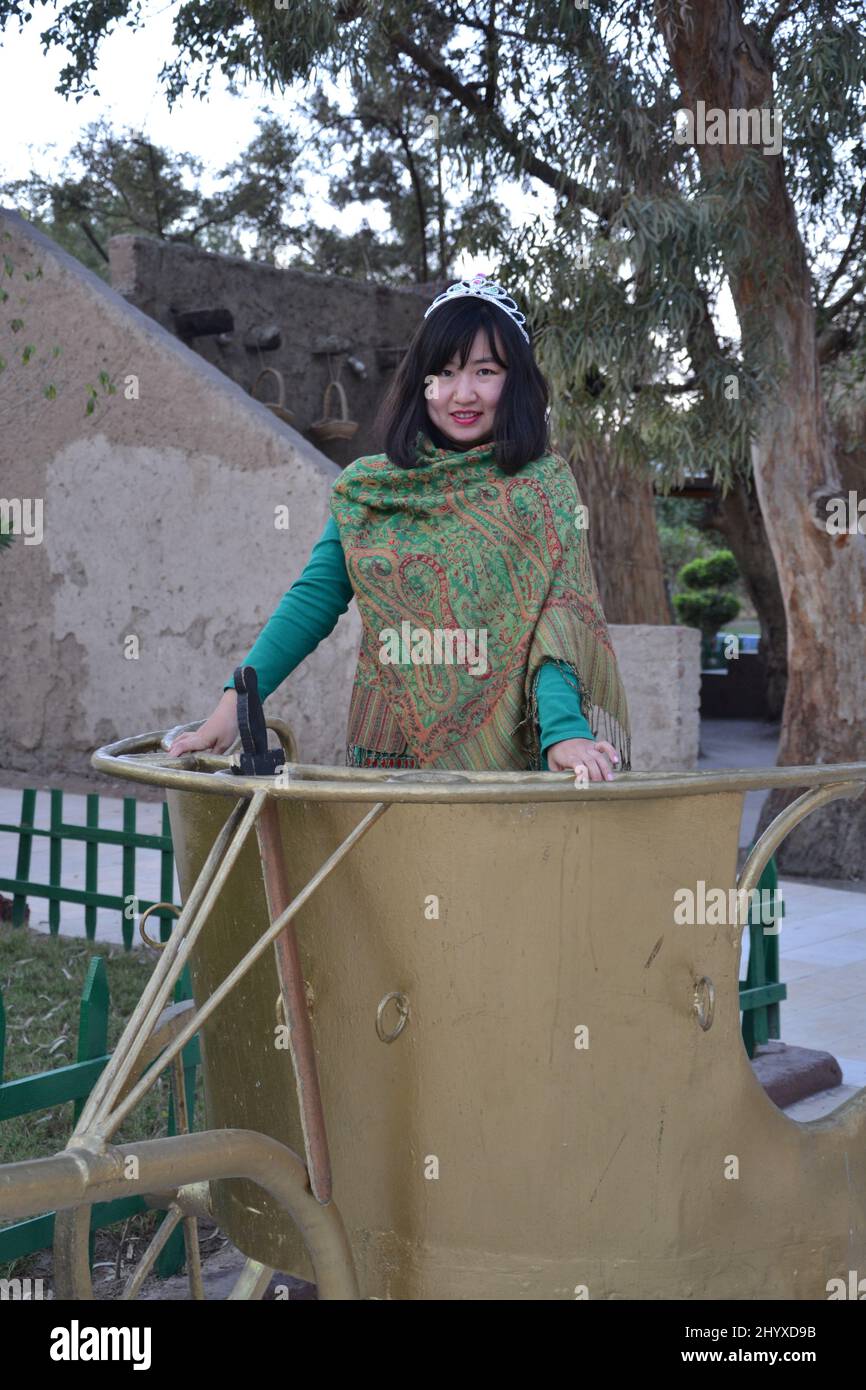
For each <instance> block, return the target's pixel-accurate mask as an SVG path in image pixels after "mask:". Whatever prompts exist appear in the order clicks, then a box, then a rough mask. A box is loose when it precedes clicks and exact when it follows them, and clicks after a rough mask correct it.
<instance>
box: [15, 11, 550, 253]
mask: <svg viewBox="0 0 866 1390" xmlns="http://www.w3.org/2000/svg"><path fill="white" fill-rule="evenodd" d="M175 9H176V5H175V4H174V3H173V0H169V3H159V0H155V3H153V4H151V5H149V6H148V7H147V13H148V21H147V23H146V24H145V25H144V26H143V28H141V29H139V30H136V31H133V30H131V29H127V28H125V27H123V26H121V27H119V28H117V29H116V30H115V31H114V33H112V34H111V35H110V36H109V37H108V38H107V39H105V40H104V41H103V43H102V45H101V47H100V50H99V62H98V66H97V69H96V73H95V77H94V80H95V83H96V86H97V88H98V90H99V95H98V96H96V95H89V96H86V97H83V98H82V100H81V101H79V102H77V103H76V102H75V101H74V100H72V99H69V100H67V99H65V98H64V97H62V96H60V95H59V94H58V93H57V92H56V90H55V88H56V86H57V82H58V80H59V76H60V71H61V68H62V67H63V66H64V62H65V58H64V54H63V52H62V50H60V49H51V50H49V52H48V53H47V54H43V52H42V47H41V44H40V42H39V33H40V31H41V30H42V29H44V28H45V27H46V26H47V23H48V22H50V19H51V17H52V15H53V9H52V8H51V7H50V6H47V5H45V6H41V7H40V9H39V10H37V12H36V13H35V14H34V17H33V19H32V20H31V21H30V23H29V24H28V25H27V26H26V27H25V29H24V30H23V31H22V32H21V33H18V31H17V27H16V26H15V24H10V25H9V27H8V28H7V31H6V33H5V34H4V35H2V36H0V39H2V41H0V131H2V132H3V134H2V142H0V176H2V179H3V181H4V182H5V181H7V180H10V179H18V178H25V177H26V176H27V175H28V174H29V173H30V172H31V170H32V169H33V168H34V166H35V167H38V168H39V170H40V172H42V173H46V174H50V173H51V172H53V171H55V170H56V169H57V167H58V166H59V164H60V162H61V160H62V157H63V155H64V154H66V153H67V152H68V150H69V148H70V147H71V146H72V145H73V144H74V143H75V141H76V139H77V137H78V133H79V131H81V130H82V129H83V128H84V127H85V126H86V125H88V124H89V123H90V122H92V121H96V120H99V119H105V120H107V121H109V122H110V123H111V124H112V125H114V126H115V128H117V129H120V128H122V127H124V126H132V127H134V128H135V129H137V130H141V131H143V132H144V133H145V134H146V135H148V136H149V137H150V139H152V140H153V142H154V144H158V145H164V146H166V147H168V148H170V149H173V150H175V151H188V152H189V153H191V154H194V155H196V156H197V157H198V158H200V159H201V160H203V161H204V163H205V165H207V166H209V168H210V170H211V171H213V172H215V171H216V170H218V169H220V168H222V167H224V166H225V165H227V164H229V163H230V162H231V161H232V160H233V159H235V158H237V156H238V155H239V154H241V152H242V151H243V150H244V149H245V148H246V147H247V145H248V144H249V143H250V141H251V140H252V139H253V137H254V136H255V134H256V124H255V121H256V115H257V114H258V112H259V111H260V110H263V109H264V108H265V107H267V108H268V109H270V110H271V111H273V112H275V113H276V114H278V115H279V114H280V113H281V112H285V114H286V118H287V119H292V108H293V94H292V92H291V91H290V92H288V93H286V94H284V95H281V94H280V93H272V92H269V91H268V90H267V89H266V88H264V87H263V86H261V85H260V84H258V83H249V84H248V85H246V86H245V87H244V88H242V89H241V94H240V95H232V93H231V92H230V91H229V89H228V84H227V83H226V81H225V79H224V78H223V77H222V75H221V74H220V73H219V72H216V73H214V74H213V76H212V78H211V90H210V92H209V94H208V95H207V96H206V97H205V98H204V99H203V100H202V99H199V98H197V97H193V96H191V95H184V96H183V97H181V98H180V99H179V100H178V101H177V102H176V103H175V105H174V107H173V109H172V110H171V111H169V109H168V104H167V102H166V98H165V94H164V92H163V90H162V88H161V85H160V83H159V81H158V74H159V70H160V68H161V67H162V65H163V63H164V62H165V60H166V56H167V55H168V54H169V53H173V52H174V51H175V50H174V49H173V47H172V42H171V36H172V17H173V12H174V10H175ZM295 90H296V91H299V90H300V88H298V89H295ZM331 91H332V94H333V95H336V94H337V89H334V88H332V89H331ZM49 146H54V150H53V151H50V152H48V153H44V151H46V149H47V147H49ZM202 182H203V184H204V186H205V189H206V191H208V188H209V184H210V183H211V182H212V181H210V180H208V179H207V178H206V177H205V178H204V179H203V180H202ZM312 191H313V194H314V200H313V203H312V208H311V211H312V214H313V216H314V217H315V218H316V219H317V220H318V219H321V220H322V221H323V222H324V224H325V225H331V226H334V225H336V226H338V227H339V228H340V229H341V230H343V231H346V232H349V231H353V230H355V229H356V228H357V227H358V226H359V225H360V223H361V222H362V221H363V220H364V219H366V220H367V222H369V224H370V226H371V227H373V228H374V229H375V230H384V229H385V228H386V227H387V226H388V219H387V216H386V214H385V211H384V209H383V208H382V207H381V206H380V205H378V204H375V203H374V204H365V205H363V206H361V205H358V204H356V205H354V206H350V207H348V208H346V209H335V208H333V207H332V206H331V205H330V204H329V203H328V202H327V200H326V193H327V178H326V177H325V176H324V175H323V176H322V177H321V179H320V181H319V188H318V189H316V187H315V185H314V186H313V189H312ZM546 192H547V190H543V191H541V196H540V200H539V199H538V198H529V197H526V195H524V194H522V193H521V191H520V189H519V188H514V187H512V188H510V189H508V190H507V191H505V192H504V196H506V197H508V200H509V204H510V206H511V207H512V212H513V216H514V217H515V219H516V221H517V222H520V221H523V220H524V219H526V218H527V217H529V216H530V215H531V214H532V213H533V212H535V211H536V210H537V209H538V207H539V205H540V202H541V203H542V204H543V203H545V202H546V201H548V200H547V199H546V197H545V194H546ZM551 199H552V195H551ZM454 269H455V273H456V274H457V275H472V274H475V273H476V271H479V270H481V271H484V272H485V273H489V272H490V271H491V269H492V267H491V266H489V265H488V264H487V263H486V261H484V260H483V259H480V260H479V259H475V258H473V257H471V256H464V257H462V258H461V259H459V260H458V261H457V262H456V264H455V266H454Z"/></svg>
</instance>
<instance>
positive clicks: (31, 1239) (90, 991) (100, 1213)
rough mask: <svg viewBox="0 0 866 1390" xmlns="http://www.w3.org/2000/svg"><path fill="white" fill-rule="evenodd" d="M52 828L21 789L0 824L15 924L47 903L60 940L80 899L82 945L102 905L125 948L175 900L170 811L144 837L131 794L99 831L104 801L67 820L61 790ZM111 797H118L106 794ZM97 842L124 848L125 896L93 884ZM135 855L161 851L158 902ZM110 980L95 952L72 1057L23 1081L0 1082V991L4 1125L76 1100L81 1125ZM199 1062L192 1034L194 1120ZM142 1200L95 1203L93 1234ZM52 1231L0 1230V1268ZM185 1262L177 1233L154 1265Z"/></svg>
mask: <svg viewBox="0 0 866 1390" xmlns="http://www.w3.org/2000/svg"><path fill="white" fill-rule="evenodd" d="M48 795H49V798H50V813H49V824H48V827H47V828H46V827H43V826H37V825H36V824H35V819H36V789H35V788H27V789H25V790H24V791H22V794H21V816H20V820H19V821H18V822H17V823H16V824H14V825H9V824H5V823H4V824H0V831H6V832H10V833H12V834H14V835H17V836H18V852H17V860H16V866H15V877H14V878H4V877H0V890H4V889H5V890H6V891H7V892H10V893H11V894H12V925H13V926H16V927H17V926H22V925H23V924H24V922H25V909H26V906H27V899H28V898H47V899H48V925H49V930H50V932H51V934H52V935H55V936H56V935H57V934H58V933H59V931H60V924H61V904H63V903H77V904H80V905H83V906H84V928H85V934H86V937H87V939H88V940H90V941H93V940H94V939H95V936H96V912H97V909H98V908H113V909H115V910H116V911H117V912H119V913H120V917H121V931H122V936H123V944H124V947H125V948H126V950H131V948H132V945H133V940H134V932H135V919H136V917H137V916H138V915H139V914H141V913H142V912H144V911H146V909H147V908H149V907H152V906H153V905H154V903H155V902H157V901H158V902H163V903H170V902H171V901H172V899H173V895H174V851H173V847H172V841H171V826H170V824H169V819H168V807H167V806H166V805H165V804H164V803H163V806H162V831H161V833H160V834H158V835H157V834H149V833H145V832H142V831H140V830H138V829H137V828H136V817H137V808H138V802H137V800H136V798H135V797H124V798H123V812H122V815H123V828H122V829H121V830H114V829H111V828H109V827H107V826H104V825H100V800H101V798H100V796H99V794H98V793H89V794H87V795H86V797H85V824H84V825H81V824H78V823H74V822H69V821H66V820H64V816H63V796H64V793H63V791H62V790H58V789H51V790H50V791H49V793H48ZM111 799H112V800H116V798H111ZM40 836H41V837H43V838H47V839H48V840H49V854H48V882H47V883H40V882H37V881H36V880H35V879H33V878H32V877H31V862H32V851H33V844H34V841H35V840H36V839H37V837H40ZM64 840H67V841H78V842H81V841H84V843H85V863H84V871H85V872H84V888H83V889H81V888H71V887H68V886H66V885H65V884H64V883H63V881H62V874H63V841H64ZM100 845H111V846H115V845H119V846H120V847H121V849H122V863H121V892H120V894H117V893H106V892H102V891H100V888H99V870H100V861H99V847H100ZM139 850H155V851H157V852H158V853H159V855H160V868H159V878H160V895H159V898H158V899H151V898H144V897H139V896H138V895H137V893H136V872H137V869H138V868H139V864H138V861H137V853H138V851H139ZM152 915H153V916H154V917H158V918H159V919H160V920H159V933H160V939H161V940H162V941H166V940H167V939H168V937H169V936H170V934H171V929H172V924H173V922H174V918H175V913H174V912H172V911H171V910H170V909H169V908H167V907H163V908H157V909H156V911H155V912H154V913H153V914H152ZM189 997H190V988H189V979H188V975H187V974H186V972H184V976H183V977H182V979H181V981H180V983H179V984H178V988H177V990H176V991H175V998H176V999H178V1000H179V999H187V998H189ZM109 1004H110V997H109V989H108V978H107V975H106V971H105V962H104V960H103V958H102V957H101V956H96V957H94V958H93V959H92V960H91V962H90V968H89V970H88V975H87V980H86V982H85V986H84V990H83V992H82V996H81V1006H80V1013H79V1030H78V1045H77V1060H76V1061H75V1062H73V1063H70V1064H69V1065H68V1066H62V1067H56V1068H54V1069H53V1070H52V1071H46V1072H40V1073H38V1074H35V1075H32V1076H24V1077H21V1078H19V1079H17V1080H12V1081H6V1080H4V1075H5V1071H4V1061H5V1058H4V1051H5V1048H4V1044H5V1014H4V1005H3V998H2V993H0V1123H2V1121H3V1120H8V1119H12V1118H13V1117H15V1116H20V1115H28V1114H31V1113H33V1112H35V1111H37V1110H46V1109H50V1108H51V1107H53V1106H56V1105H60V1104H63V1103H65V1102H68V1101H73V1102H74V1115H75V1118H76V1119H77V1117H78V1115H79V1114H80V1112H81V1109H82V1107H83V1105H84V1102H85V1100H86V1098H87V1096H88V1095H89V1094H90V1091H91V1089H92V1087H93V1085H94V1084H95V1082H96V1079H97V1077H98V1076H99V1074H100V1072H101V1071H102V1069H103V1068H104V1067H105V1065H106V1064H107V1062H108V1060H109V1053H108V1013H109ZM199 1061H200V1055H199V1044H198V1038H197V1037H196V1038H193V1039H192V1040H191V1041H190V1042H189V1043H188V1044H187V1046H186V1048H184V1051H183V1064H184V1078H185V1085H186V1092H187V1106H188V1110H189V1115H190V1123H192V1117H193V1115H194V1105H195V1083H196V1068H197V1066H198V1064H199ZM168 1132H169V1134H173V1133H174V1106H173V1103H172V1102H171V1101H170V1102H169V1114H168ZM148 1210H149V1208H148V1206H147V1204H146V1203H145V1202H144V1201H143V1199H141V1198H138V1197H132V1198H124V1199H121V1200H118V1201H115V1202H107V1203H100V1204H99V1205H97V1206H94V1207H93V1209H92V1212H91V1246H92V1233H93V1232H94V1231H97V1230H99V1229H101V1228H102V1227H104V1226H109V1225H112V1224H114V1222H116V1221H122V1220H126V1218H127V1217H129V1216H132V1215H134V1214H135V1213H137V1212H144V1211H148ZM53 1235H54V1214H53V1213H49V1214H48V1215H46V1216H41V1217H36V1218H34V1219H33V1220H30V1221H22V1222H18V1223H17V1224H15V1225H13V1226H9V1227H7V1228H6V1229H5V1230H2V1231H0V1262H5V1261H8V1260H15V1259H19V1258H21V1257H22V1256H24V1255H29V1254H33V1253H34V1252H36V1251H37V1250H43V1249H45V1248H47V1247H48V1246H50V1245H51V1243H52V1241H53ZM183 1259H184V1246H183V1233H182V1231H180V1230H178V1231H175V1232H174V1233H173V1235H172V1236H171V1238H170V1240H169V1241H168V1243H167V1245H166V1247H165V1249H164V1250H163V1252H162V1254H161V1255H160V1257H159V1260H158V1262H157V1272H158V1273H159V1274H160V1275H162V1276H163V1277H165V1276H167V1275H169V1274H172V1273H174V1272H175V1271H176V1270H177V1269H178V1268H180V1266H181V1264H182V1263H183Z"/></svg>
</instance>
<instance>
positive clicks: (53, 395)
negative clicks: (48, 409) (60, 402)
mask: <svg viewBox="0 0 866 1390" xmlns="http://www.w3.org/2000/svg"><path fill="white" fill-rule="evenodd" d="M42 394H43V396H44V397H45V399H46V400H47V401H53V400H56V399H57V387H56V386H55V385H54V382H53V381H52V383H51V385H50V386H46V388H45V390H44V391H43V392H42Z"/></svg>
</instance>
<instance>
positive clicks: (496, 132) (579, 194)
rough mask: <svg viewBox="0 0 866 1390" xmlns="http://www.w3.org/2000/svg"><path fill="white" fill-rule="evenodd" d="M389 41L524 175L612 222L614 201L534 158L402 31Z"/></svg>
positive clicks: (463, 85)
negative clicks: (481, 128)
mask: <svg viewBox="0 0 866 1390" xmlns="http://www.w3.org/2000/svg"><path fill="white" fill-rule="evenodd" d="M388 40H389V42H390V43H391V45H392V47H393V48H394V49H395V50H396V52H398V53H402V54H404V55H405V56H406V57H407V58H410V59H411V60H412V61H413V62H414V63H416V64H417V66H418V67H419V68H421V70H422V71H423V72H426V74H427V76H428V77H429V78H430V79H431V81H432V82H434V83H435V84H436V86H437V87H440V88H441V89H442V91H444V92H448V93H449V94H450V95H451V96H452V97H454V99H455V100H456V101H458V102H459V103H460V105H461V106H462V107H463V108H464V110H466V111H470V112H471V113H472V114H473V115H474V116H477V117H479V119H480V120H481V121H482V123H483V125H484V126H486V128H487V129H488V130H489V131H490V133H491V135H492V136H493V137H494V139H495V140H496V141H497V142H498V143H499V144H500V145H501V146H502V148H503V149H504V150H507V151H508V153H509V154H512V155H513V156H514V157H515V160H516V161H517V164H518V167H519V168H520V169H521V170H522V171H524V172H526V173H528V174H532V175H533V177H534V178H537V179H538V180H539V181H540V182H541V183H544V184H547V186H548V187H549V188H552V189H554V190H555V192H556V193H557V194H559V195H560V196H561V197H565V198H567V199H568V201H569V202H571V203H576V204H579V205H580V206H581V207H585V208H587V209H588V210H589V211H590V212H594V213H595V214H596V215H597V216H598V217H600V218H601V219H602V220H603V221H605V222H609V221H610V219H611V218H612V217H613V215H614V213H615V212H616V208H617V206H618V204H617V203H616V202H615V201H614V200H613V199H612V198H610V197H602V196H601V195H599V194H598V193H597V192H596V190H595V189H593V188H589V187H588V186H587V185H586V184H582V183H578V182H577V180H576V179H572V178H570V177H569V175H567V174H565V173H563V171H562V170H561V169H556V168H554V166H553V165H552V164H549V163H548V162H547V160H546V159H541V158H540V157H539V156H538V155H535V154H532V153H531V151H529V150H528V149H527V147H526V145H525V144H524V142H523V140H522V139H521V137H520V136H519V135H518V134H517V132H516V131H514V130H512V129H511V127H510V126H508V125H507V124H506V123H505V121H504V120H503V119H502V117H501V116H500V115H498V114H497V113H496V112H495V111H489V110H488V109H487V107H486V106H485V104H484V101H483V99H482V98H481V97H480V96H479V95H478V94H477V93H476V92H475V91H473V89H472V88H471V87H470V86H468V85H467V84H466V83H465V82H461V81H460V79H459V78H458V77H457V76H456V74H455V73H453V72H452V71H451V69H450V68H449V67H447V66H446V64H445V63H443V62H442V61H441V59H439V58H437V57H435V56H434V55H433V54H432V53H430V52H428V51H427V49H425V48H422V47H421V45H420V44H418V43H416V42H415V40H414V39H411V38H410V37H409V35H408V34H404V33H401V32H400V31H399V30H392V31H390V32H389V33H388Z"/></svg>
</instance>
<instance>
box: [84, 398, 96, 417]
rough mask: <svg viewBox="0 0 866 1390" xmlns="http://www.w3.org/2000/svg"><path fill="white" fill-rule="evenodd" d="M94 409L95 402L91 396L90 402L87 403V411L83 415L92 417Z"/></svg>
mask: <svg viewBox="0 0 866 1390" xmlns="http://www.w3.org/2000/svg"><path fill="white" fill-rule="evenodd" d="M95 409H96V401H95V400H94V399H93V397H92V396H91V397H90V400H89V401H88V402H87V409H86V410H85V412H84V413H85V415H92V414H93V412H94V410H95Z"/></svg>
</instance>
